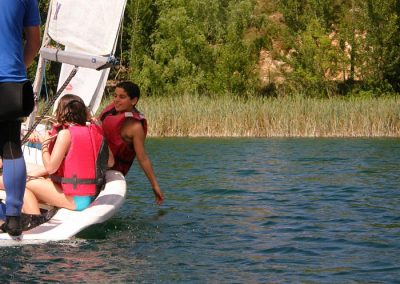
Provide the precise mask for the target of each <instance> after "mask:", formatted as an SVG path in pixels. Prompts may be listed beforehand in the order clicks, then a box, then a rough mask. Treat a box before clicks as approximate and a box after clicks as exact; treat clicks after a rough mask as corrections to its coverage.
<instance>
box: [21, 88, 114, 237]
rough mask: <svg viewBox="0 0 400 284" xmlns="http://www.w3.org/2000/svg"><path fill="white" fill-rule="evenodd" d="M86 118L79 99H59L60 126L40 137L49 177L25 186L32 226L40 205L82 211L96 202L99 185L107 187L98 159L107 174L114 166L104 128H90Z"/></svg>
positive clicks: (27, 207)
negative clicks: (100, 172)
mask: <svg viewBox="0 0 400 284" xmlns="http://www.w3.org/2000/svg"><path fill="white" fill-rule="evenodd" d="M87 118H88V111H87V108H86V106H85V104H84V102H83V100H82V99H81V98H80V97H78V96H75V95H64V96H63V97H62V98H61V99H60V102H59V104H58V107H57V111H56V119H57V124H56V125H54V127H53V130H52V132H51V133H47V134H46V136H45V137H40V142H41V143H42V160H43V164H44V168H45V170H46V173H47V174H48V176H45V177H43V178H33V179H30V180H29V181H28V182H27V183H26V190H25V196H24V205H23V208H22V210H23V212H24V213H26V215H28V216H29V217H30V218H31V220H32V221H33V222H32V223H35V220H36V219H40V218H41V215H40V209H39V202H44V203H47V204H49V205H53V206H56V207H59V208H67V209H70V210H76V211H81V210H84V209H86V208H87V207H88V206H89V205H90V203H91V202H92V201H93V200H94V198H95V196H96V195H97V193H98V190H99V188H100V187H101V184H100V183H101V182H102V183H103V185H104V182H105V181H104V177H100V176H99V175H98V174H97V172H98V171H97V168H96V167H97V166H98V165H97V161H98V160H100V158H99V157H102V159H101V160H104V161H106V163H107V165H102V168H103V170H104V172H105V170H106V168H107V167H111V166H112V165H113V164H114V158H113V155H112V153H111V150H110V149H109V147H108V145H107V143H106V142H105V141H106V140H105V139H104V136H103V133H102V130H101V128H100V127H99V126H97V125H96V124H93V123H92V124H87V123H86V122H87ZM107 161H108V162H107ZM35 217H36V218H35ZM39 222H40V220H39ZM26 229H30V228H24V230H26Z"/></svg>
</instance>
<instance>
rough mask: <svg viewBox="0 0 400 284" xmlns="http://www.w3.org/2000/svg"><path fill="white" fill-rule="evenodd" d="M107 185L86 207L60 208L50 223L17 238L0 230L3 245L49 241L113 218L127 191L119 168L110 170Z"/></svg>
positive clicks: (73, 234)
mask: <svg viewBox="0 0 400 284" xmlns="http://www.w3.org/2000/svg"><path fill="white" fill-rule="evenodd" d="M106 180H107V182H106V186H105V188H104V190H103V191H102V192H101V193H100V194H99V196H98V197H97V198H96V199H95V201H93V203H92V204H91V205H90V207H89V208H87V209H85V210H83V211H72V210H68V209H64V208H62V209H60V210H58V212H57V213H56V214H55V215H54V217H53V218H51V220H50V221H48V222H47V223H44V224H41V225H40V226H38V227H35V228H33V229H32V230H30V231H26V232H24V233H23V234H22V237H21V239H20V240H13V239H12V238H11V237H10V236H9V235H8V234H6V233H1V234H0V246H10V245H19V244H27V243H44V242H48V241H60V240H67V239H69V238H71V237H73V236H75V235H76V234H77V233H79V232H80V231H82V230H83V229H85V228H87V227H89V226H90V225H93V224H97V223H102V222H104V221H106V220H108V219H110V218H111V217H112V216H113V215H114V214H115V213H116V212H117V211H118V209H119V208H120V207H121V206H122V204H123V202H124V200H125V195H126V182H125V179H124V176H123V175H122V174H121V173H120V172H117V171H111V170H110V171H107V174H106Z"/></svg>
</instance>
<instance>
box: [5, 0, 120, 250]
mask: <svg viewBox="0 0 400 284" xmlns="http://www.w3.org/2000/svg"><path fill="white" fill-rule="evenodd" d="M125 6H126V0H85V1H82V0H51V1H50V3H49V11H48V15H47V21H46V25H45V30H44V35H43V41H42V47H41V50H40V57H39V61H38V68H37V72H36V76H35V81H34V84H33V89H34V92H35V94H39V93H40V92H41V86H42V84H43V78H44V74H45V69H46V64H47V63H48V62H50V61H52V62H59V63H60V64H61V72H60V75H59V81H58V91H57V94H56V95H55V97H54V98H53V101H52V102H50V103H49V106H48V108H46V109H45V111H44V113H43V114H42V115H41V116H40V118H39V120H37V119H35V116H36V114H35V113H32V114H31V116H30V117H29V118H28V119H27V121H26V123H25V124H24V125H23V129H25V130H27V131H26V132H27V133H26V136H25V137H27V135H29V132H32V131H33V129H36V130H37V131H43V130H45V125H44V124H43V123H42V121H41V119H42V118H43V117H44V116H45V114H46V112H47V111H48V110H49V109H50V107H52V105H53V103H54V104H55V105H56V104H57V103H58V99H59V98H60V97H62V95H64V94H67V93H68V94H74V95H78V96H80V97H81V98H82V99H83V100H84V102H85V104H86V105H87V106H88V107H89V108H90V110H91V112H92V113H95V112H96V111H97V109H98V107H99V105H100V102H101V99H102V96H103V93H104V89H105V86H106V81H107V78H108V75H109V72H110V67H112V66H113V65H114V64H115V63H116V62H117V61H116V59H115V57H114V56H113V54H114V52H115V49H116V44H117V39H118V34H119V31H120V27H121V25H122V19H123V15H124V10H125ZM23 152H24V158H25V161H26V162H27V163H30V164H36V165H42V155H41V150H40V149H38V148H36V147H32V146H29V145H26V144H24V145H23ZM125 195H126V182H125V179H124V176H123V175H122V174H121V173H120V172H117V171H111V170H110V171H108V172H107V173H106V185H105V188H104V190H102V191H101V192H100V194H99V195H98V196H97V198H96V199H95V200H94V202H93V203H92V204H91V205H90V207H89V208H87V209H85V210H83V211H79V212H78V211H71V210H67V209H64V208H62V209H59V210H58V211H57V213H56V214H55V215H54V216H53V217H52V218H51V219H50V220H49V221H48V222H46V223H43V224H41V225H39V226H37V227H35V228H33V229H31V230H29V231H26V232H23V235H22V236H21V238H20V239H19V240H18V242H19V244H24V243H37V242H47V241H52V240H66V239H69V238H71V237H73V236H75V235H76V234H77V233H79V232H80V231H82V230H83V229H85V228H87V227H88V226H90V225H93V224H96V223H101V222H104V221H106V220H108V219H109V218H111V217H112V216H113V215H114V214H115V213H116V212H117V211H118V209H119V208H120V207H121V206H122V204H123V202H124V200H125ZM4 196H5V192H4V191H0V199H2V200H5V198H4ZM43 208H44V210H46V205H45V204H44V205H43ZM13 242H16V241H15V240H12V239H11V237H10V236H9V235H8V234H6V233H0V246H1V245H10V244H11V245H12V244H13Z"/></svg>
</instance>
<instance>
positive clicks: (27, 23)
mask: <svg viewBox="0 0 400 284" xmlns="http://www.w3.org/2000/svg"><path fill="white" fill-rule="evenodd" d="M38 25H40V14H39V8H38V2H37V0H0V82H21V81H24V80H26V69H25V64H24V40H23V31H24V28H25V27H31V26H38Z"/></svg>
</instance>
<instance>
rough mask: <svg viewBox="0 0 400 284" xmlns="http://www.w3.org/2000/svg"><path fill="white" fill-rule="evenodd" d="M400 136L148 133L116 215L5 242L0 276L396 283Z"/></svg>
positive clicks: (64, 279) (13, 278)
mask: <svg viewBox="0 0 400 284" xmlns="http://www.w3.org/2000/svg"><path fill="white" fill-rule="evenodd" d="M399 142H400V141H399V140H398V139H151V140H149V141H148V145H147V146H148V152H149V154H150V156H151V158H152V162H153V166H154V168H155V170H156V173H157V176H158V178H159V182H160V184H161V185H162V188H163V190H164V191H165V194H166V202H165V204H164V205H162V206H161V207H157V206H156V205H154V200H153V195H152V192H151V189H150V187H149V184H148V182H147V180H146V178H145V176H144V175H143V173H142V172H141V171H140V170H139V169H138V167H137V166H136V165H135V167H134V169H132V171H131V172H130V174H129V175H128V177H127V180H128V187H129V193H128V197H127V200H126V202H125V204H124V205H123V208H122V209H121V210H120V212H119V213H118V214H117V215H116V216H115V217H114V218H112V219H111V220H110V221H108V222H106V223H105V224H100V225H96V226H93V227H92V228H89V229H88V230H85V231H84V232H82V233H80V234H79V235H78V238H77V239H75V240H71V241H68V242H63V243H57V242H56V243H49V244H40V245H28V246H22V247H8V248H3V249H2V250H1V252H0V256H1V265H0V267H1V268H0V270H1V274H0V275H1V276H0V279H1V280H2V282H7V281H11V282H26V281H29V282H32V281H33V282H34V281H38V282H66V283H68V282H103V283H104V282H111V281H113V282H132V281H133V282H150V283H153V282H156V283H171V282H199V283H209V282H211V283H232V282H233V283H266V282H267V283H271V282H272V283H293V282H295V283H298V282H306V283H349V282H350V283H351V282H353V283H360V282H361V283H395V282H396V281H398V279H400V262H399V261H398V254H399V253H400V209H399V205H398V204H399V201H400V195H399V194H398V192H399V188H400V179H399V178H398V177H399V174H400V168H399V161H398V158H399V157H400V143H399Z"/></svg>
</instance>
